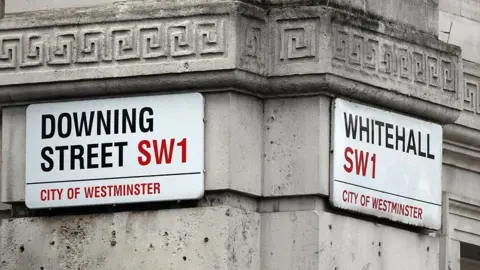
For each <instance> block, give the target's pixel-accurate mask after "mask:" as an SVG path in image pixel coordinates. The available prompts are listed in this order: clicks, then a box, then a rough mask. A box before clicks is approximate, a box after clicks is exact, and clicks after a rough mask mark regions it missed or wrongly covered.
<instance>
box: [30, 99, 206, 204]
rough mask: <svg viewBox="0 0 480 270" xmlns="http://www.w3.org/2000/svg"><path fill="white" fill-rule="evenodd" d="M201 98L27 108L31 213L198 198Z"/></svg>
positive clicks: (201, 177) (201, 176)
mask: <svg viewBox="0 0 480 270" xmlns="http://www.w3.org/2000/svg"><path fill="white" fill-rule="evenodd" d="M203 118H204V100H203V96H202V95H201V94H199V93H192V94H178V95H160V96H145V97H128V98H113V99H97V100H88V101H74V102H60V103H47V104H35V105H30V106H28V108H27V120H26V125H27V126H26V127H27V133H26V166H25V167H26V171H25V174H26V175H25V177H26V187H25V196H26V197H25V201H26V204H27V206H28V207H29V208H53V207H66V206H86V205H100V204H123V203H138V202H153V201H168V200H186V199H197V198H200V197H201V196H203V192H204V173H203V171H204V122H203Z"/></svg>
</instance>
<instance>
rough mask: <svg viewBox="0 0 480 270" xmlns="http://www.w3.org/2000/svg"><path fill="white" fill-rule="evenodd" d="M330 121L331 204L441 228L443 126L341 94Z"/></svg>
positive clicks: (409, 222)
mask: <svg viewBox="0 0 480 270" xmlns="http://www.w3.org/2000/svg"><path fill="white" fill-rule="evenodd" d="M333 122H334V127H333V128H334V131H333V133H332V140H333V144H332V146H333V156H332V158H333V177H332V182H331V185H330V186H331V196H330V201H331V203H332V204H333V206H335V207H338V208H342V209H347V210H352V211H356V212H361V213H364V214H368V215H373V216H377V217H381V218H388V219H390V220H394V221H397V222H401V223H406V224H411V225H415V226H421V227H426V228H430V229H440V225H441V192H442V187H441V171H442V127H441V126H440V125H437V124H433V123H430V122H425V121H421V120H418V119H414V118H410V117H406V116H403V115H400V114H396V113H392V112H389V111H384V110H380V109H375V108H371V107H367V106H363V105H360V104H355V103H352V102H348V101H345V100H341V99H337V100H335V104H334V112H333Z"/></svg>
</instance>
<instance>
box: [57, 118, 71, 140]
mask: <svg viewBox="0 0 480 270" xmlns="http://www.w3.org/2000/svg"><path fill="white" fill-rule="evenodd" d="M63 119H65V120H66V121H67V123H66V128H67V129H66V131H64V128H63V127H64V126H63V125H64V123H63V122H64V121H63ZM71 132H72V118H71V116H70V114H68V113H61V114H60V115H59V116H58V135H59V136H60V138H67V137H68V136H70V133H71Z"/></svg>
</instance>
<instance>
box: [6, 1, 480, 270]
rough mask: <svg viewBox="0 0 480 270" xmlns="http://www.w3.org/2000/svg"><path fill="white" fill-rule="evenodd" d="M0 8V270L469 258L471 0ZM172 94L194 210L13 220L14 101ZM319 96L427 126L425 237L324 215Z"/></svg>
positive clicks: (22, 104)
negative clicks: (177, 102)
mask: <svg viewBox="0 0 480 270" xmlns="http://www.w3.org/2000/svg"><path fill="white" fill-rule="evenodd" d="M6 1H7V3H6V16H5V17H4V18H3V19H0V106H1V107H2V125H1V128H2V132H1V134H2V135H1V144H2V151H1V160H2V165H1V174H0V175H1V179H0V180H1V185H0V199H1V201H2V202H4V203H8V205H9V206H10V205H12V206H13V208H12V211H11V212H10V215H12V218H11V219H1V224H0V248H1V253H0V254H1V258H0V261H1V265H2V267H1V268H2V269H64V268H72V269H73V268H75V269H132V268H135V269H262V270H263V269H279V270H281V269H297V268H299V269H337V270H340V269H370V270H372V269H393V270H396V269H422V270H423V269H426V270H428V269H432V270H433V269H442V270H444V269H451V270H459V269H460V267H461V261H464V262H465V265H467V264H469V265H474V262H471V259H467V258H461V257H462V254H461V250H460V248H461V246H462V243H470V244H474V245H480V240H479V239H480V237H479V236H480V235H479V234H478V231H479V228H480V227H479V226H480V223H479V222H478V220H479V216H480V211H479V209H480V203H479V200H478V198H477V194H479V192H480V181H479V180H478V179H479V178H478V176H479V173H480V165H479V164H480V163H479V162H480V154H479V153H480V139H479V138H480V136H479V131H480V122H479V119H480V118H479V116H478V114H479V113H480V107H479V106H480V98H479V95H480V93H479V91H480V89H479V87H480V86H479V85H480V66H479V65H478V64H477V63H478V62H480V61H478V59H476V56H475V55H476V54H475V52H476V50H477V47H478V46H477V47H475V44H476V43H475V34H468V33H467V32H466V31H465V30H464V29H471V30H472V31H473V30H475V29H477V30H478V29H480V28H476V27H477V26H476V23H477V21H478V20H477V19H478V16H477V15H478V14H477V15H475V12H474V10H475V9H474V8H473V7H475V5H477V4H476V3H477V2H475V1H471V0H470V1H467V0H463V1H456V0H452V1H451V2H449V1H444V0H442V1H440V4H439V7H438V6H437V4H438V3H437V1H434V0H423V1H394V0H392V1H380V0H378V1H377V0H371V1H370V0H369V1H357V0H352V1H343V0H332V1H307V0H299V1H283V0H270V1H257V0H250V1H232V0H223V1H222V0H209V1H207V0H205V1H191V0H182V1H167V0H162V1H153V0H151V1H112V0H105V1H53V0H41V1H27V0H22V1H9V0H6ZM114 2H115V3H114ZM439 8H440V12H439ZM447 11H448V12H447ZM449 18H455V23H454V24H453V25H452V29H453V30H452V31H450V30H449V36H448V35H447V36H446V33H444V32H445V27H444V25H446V24H448V25H450V23H449V22H448V20H450V19H449ZM452 20H453V19H452ZM461 22H465V24H459V23H461ZM465 25H470V28H466V27H465ZM454 27H455V28H454ZM459 29H460V30H459ZM462 31H463V32H462ZM477 32H478V31H477ZM461 33H463V34H461ZM467 37H468V38H467ZM472 40H473V41H472ZM457 45H458V46H457ZM475 62H477V63H475ZM181 92H201V93H202V94H203V95H204V97H205V102H206V105H205V188H206V193H205V196H204V198H202V199H201V200H199V201H189V202H178V203H177V202H171V203H160V204H148V205H133V206H129V207H120V206H115V207H98V208H96V207H94V208H72V209H50V210H43V211H32V210H29V209H27V208H25V205H24V201H25V191H24V189H25V179H24V178H25V177H24V170H25V156H24V154H22V153H25V128H26V127H25V125H26V123H25V110H26V106H27V105H28V104H34V103H40V102H45V101H54V100H55V101H64V100H78V99H89V98H97V97H116V96H133V95H151V94H167V93H181ZM335 97H343V98H346V99H351V100H355V101H357V102H359V103H364V104H367V105H370V106H375V107H381V108H384V109H388V110H392V111H396V112H399V113H402V114H406V115H409V116H411V117H416V118H420V119H424V120H429V121H433V122H436V123H440V124H442V125H444V137H445V140H444V160H443V161H444V168H443V176H442V181H443V191H444V194H443V197H444V198H443V203H442V204H443V220H442V229H441V230H440V231H436V232H431V231H426V230H424V229H422V228H415V227H410V226H403V225H399V224H395V223H392V222H389V221H386V220H382V219H376V218H371V217H366V216H363V215H360V214H353V213H347V212H344V211H340V210H337V209H333V208H332V207H331V206H330V204H329V202H328V196H329V186H330V184H329V182H330V170H331V163H330V150H331V149H330V148H331V145H330V141H331V134H330V131H331V129H330V127H331V122H332V120H331V103H332V100H333V99H334V98H335ZM2 207H3V206H2ZM7 209H8V208H7ZM6 211H7V212H5V210H4V212H3V213H8V212H9V211H8V210H6ZM127 257H128V259H127ZM465 267H466V266H465ZM462 270H463V266H462Z"/></svg>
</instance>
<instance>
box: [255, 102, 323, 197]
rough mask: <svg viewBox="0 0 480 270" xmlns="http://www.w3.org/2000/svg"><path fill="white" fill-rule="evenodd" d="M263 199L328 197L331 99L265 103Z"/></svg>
mask: <svg viewBox="0 0 480 270" xmlns="http://www.w3.org/2000/svg"><path fill="white" fill-rule="evenodd" d="M264 117H265V120H264V122H265V127H264V129H265V157H264V166H265V168H264V184H263V194H264V195H265V196H281V195H282V196H285V195H299V194H324V195H328V182H329V147H330V145H329V136H330V135H329V132H330V98H328V97H324V96H312V97H301V98H286V99H270V100H266V101H265V116H264Z"/></svg>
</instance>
